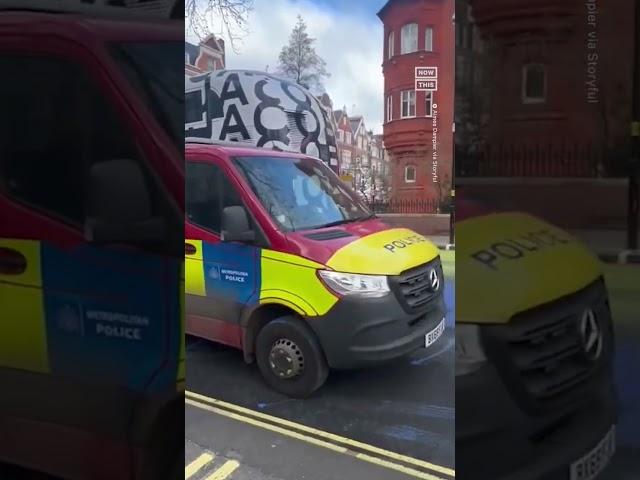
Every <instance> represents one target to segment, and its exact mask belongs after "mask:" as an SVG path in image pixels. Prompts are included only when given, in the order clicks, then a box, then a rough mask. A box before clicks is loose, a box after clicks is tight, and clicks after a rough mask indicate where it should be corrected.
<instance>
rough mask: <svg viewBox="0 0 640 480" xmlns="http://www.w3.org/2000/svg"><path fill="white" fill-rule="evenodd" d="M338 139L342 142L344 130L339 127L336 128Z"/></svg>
mask: <svg viewBox="0 0 640 480" xmlns="http://www.w3.org/2000/svg"><path fill="white" fill-rule="evenodd" d="M338 141H339V142H344V132H343V131H342V130H340V129H338Z"/></svg>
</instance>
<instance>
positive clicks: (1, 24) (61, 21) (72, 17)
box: [0, 0, 184, 42]
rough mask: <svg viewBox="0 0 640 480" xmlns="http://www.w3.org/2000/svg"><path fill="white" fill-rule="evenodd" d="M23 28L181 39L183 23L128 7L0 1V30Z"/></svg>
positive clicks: (115, 37) (68, 33) (99, 35)
mask: <svg viewBox="0 0 640 480" xmlns="http://www.w3.org/2000/svg"><path fill="white" fill-rule="evenodd" d="M11 3H16V2H11ZM25 3H29V2H25ZM105 8H106V10H104V9H105ZM104 12H107V13H104ZM26 27H28V33H29V34H30V35H31V34H38V33H43V34H45V33H46V34H48V35H50V34H52V33H57V34H59V35H61V36H66V37H80V38H83V37H88V36H90V37H91V38H94V39H95V38H100V39H103V40H104V41H147V42H149V41H151V42H152V41H159V40H164V41H166V40H175V41H184V28H183V24H182V22H177V21H175V20H168V19H162V18H157V17H150V16H148V15H147V16H144V15H141V14H138V13H136V12H134V11H131V10H130V9H127V8H122V7H111V8H110V9H109V8H107V7H102V8H96V10H95V11H83V10H79V11H78V10H70V11H65V10H63V11H60V10H57V9H55V8H51V9H50V10H46V9H37V8H28V6H26V7H25V8H18V7H12V6H11V5H10V3H7V2H3V0H0V29H2V30H3V31H4V32H5V33H8V32H10V31H11V30H16V31H20V32H24V31H25V30H24V29H25V28H26Z"/></svg>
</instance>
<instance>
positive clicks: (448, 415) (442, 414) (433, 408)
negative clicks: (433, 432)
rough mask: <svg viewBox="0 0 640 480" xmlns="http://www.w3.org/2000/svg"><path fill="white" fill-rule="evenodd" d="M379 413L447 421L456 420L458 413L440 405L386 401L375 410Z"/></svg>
mask: <svg viewBox="0 0 640 480" xmlns="http://www.w3.org/2000/svg"><path fill="white" fill-rule="evenodd" d="M375 411H376V412H378V413H393V414H395V415H397V414H398V412H402V414H403V415H415V416H418V417H424V418H441V419H445V420H454V419H455V418H456V412H455V409H454V408H451V407H442V406H440V405H422V404H419V403H412V402H397V401H393V402H392V401H390V400H386V401H384V402H383V403H382V405H380V406H379V407H376V408H375Z"/></svg>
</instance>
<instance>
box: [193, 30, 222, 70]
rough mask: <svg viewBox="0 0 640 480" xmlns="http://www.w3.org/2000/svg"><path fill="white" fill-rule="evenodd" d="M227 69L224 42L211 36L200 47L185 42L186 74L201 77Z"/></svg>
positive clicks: (201, 42)
mask: <svg viewBox="0 0 640 480" xmlns="http://www.w3.org/2000/svg"><path fill="white" fill-rule="evenodd" d="M224 68H225V57H224V40H222V39H221V38H216V37H215V36H214V35H213V34H211V35H209V36H208V37H206V38H205V39H203V40H202V41H200V43H199V44H198V45H194V44H192V43H189V42H184V73H185V75H188V76H193V75H199V74H201V73H204V72H211V71H213V70H223V69H224Z"/></svg>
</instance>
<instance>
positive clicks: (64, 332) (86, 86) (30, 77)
mask: <svg viewBox="0 0 640 480" xmlns="http://www.w3.org/2000/svg"><path fill="white" fill-rule="evenodd" d="M8 3H10V2H4V1H3V2H0V70H1V71H2V76H0V105H2V108H1V109H0V306H1V307H0V309H1V313H0V385H1V387H0V389H1V390H2V393H1V394H0V412H2V413H1V414H0V463H3V462H8V463H12V464H17V465H21V466H24V467H27V468H29V469H33V470H38V471H43V472H46V473H48V474H51V475H54V476H55V477H61V478H68V479H73V480H81V479H87V480H96V479H102V480H113V479H132V480H133V479H136V480H138V479H140V480H142V479H163V478H169V476H170V475H173V477H171V478H173V479H178V478H183V477H182V475H183V473H182V468H183V462H184V458H183V454H182V453H183V448H184V444H183V441H182V430H183V422H184V342H183V324H182V321H183V318H182V306H181V301H182V298H183V296H182V292H183V285H182V276H183V273H182V268H183V257H182V244H183V235H182V229H183V222H184V214H183V198H184V197H183V192H184V157H183V131H182V120H181V119H182V118H184V113H182V112H183V109H184V105H183V101H182V98H183V97H182V88H183V84H182V81H183V77H182V73H181V72H175V69H173V67H174V66H175V65H176V63H178V62H180V61H181V60H180V59H182V58H184V53H183V48H184V47H183V41H184V31H183V28H182V23H179V24H177V25H173V23H175V22H170V21H160V20H158V21H150V20H149V21H148V20H144V19H142V18H137V19H136V18H131V17H132V16H131V15H127V17H126V18H121V16H120V15H121V12H120V11H121V10H122V9H117V8H116V9H115V11H114V10H108V9H106V10H105V9H102V10H101V11H100V12H99V15H100V16H99V17H98V13H96V12H94V11H92V10H91V9H90V8H88V7H87V6H82V8H81V7H80V6H78V9H77V10H76V9H74V8H68V9H66V13H61V12H59V11H54V10H56V8H57V7H58V6H60V7H62V4H60V5H52V2H46V4H47V5H45V6H44V7H43V6H42V2H41V3H40V9H39V8H38V5H37V4H36V3H37V2H26V1H25V2H13V5H9V4H8ZM56 3H57V2H56ZM78 3H79V2H78ZM42 8H44V9H46V11H43V10H42ZM114 8H115V7H114ZM25 9H26V10H25ZM171 58H173V59H174V61H173V62H171V60H170V59H171ZM165 64H170V65H168V67H167V68H164V69H163V68H162V65H165ZM172 118H173V119H174V120H173V121H171V120H170V119H172ZM175 119H178V120H177V121H176V120H175Z"/></svg>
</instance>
